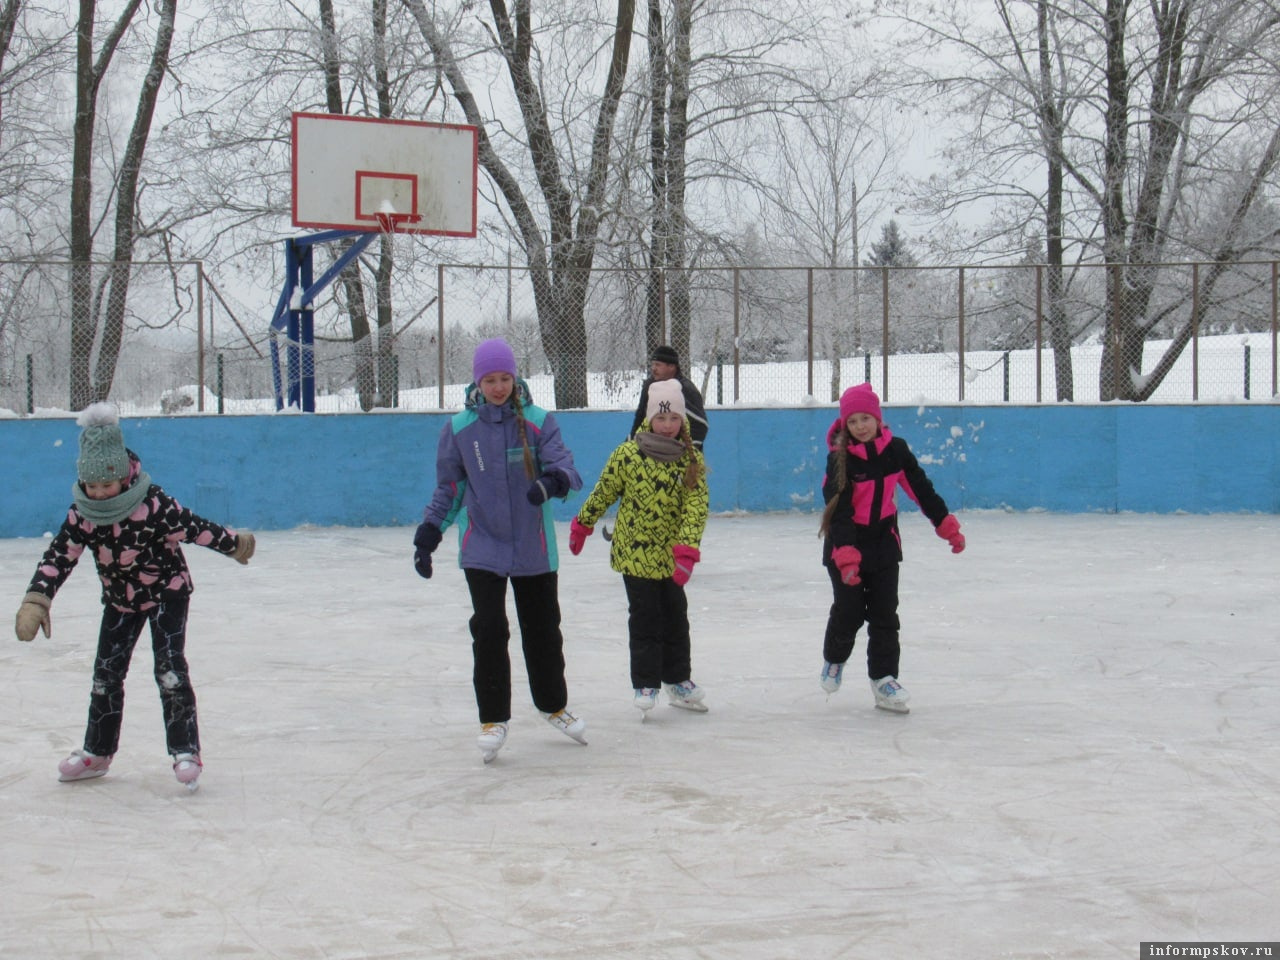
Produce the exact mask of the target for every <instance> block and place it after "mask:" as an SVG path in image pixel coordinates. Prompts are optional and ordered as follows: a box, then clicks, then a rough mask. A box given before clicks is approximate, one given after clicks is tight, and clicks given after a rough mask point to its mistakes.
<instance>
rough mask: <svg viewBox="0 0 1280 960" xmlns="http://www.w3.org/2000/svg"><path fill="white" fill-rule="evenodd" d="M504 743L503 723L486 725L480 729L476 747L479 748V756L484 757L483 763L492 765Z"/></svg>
mask: <svg viewBox="0 0 1280 960" xmlns="http://www.w3.org/2000/svg"><path fill="white" fill-rule="evenodd" d="M506 742H507V725H506V724H505V723H486V724H484V725H483V726H482V727H481V728H480V736H478V737H476V746H477V747H479V748H480V756H482V757H484V762H485V763H492V762H493V758H494V757H496V756H497V755H498V751H499V750H501V749H502V745H503V744H504V743H506Z"/></svg>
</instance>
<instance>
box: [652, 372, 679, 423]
mask: <svg viewBox="0 0 1280 960" xmlns="http://www.w3.org/2000/svg"><path fill="white" fill-rule="evenodd" d="M659 413H678V414H680V416H681V417H683V416H684V389H683V388H682V387H681V386H680V381H679V380H657V381H655V382H653V383H651V384H649V405H648V406H647V407H646V408H645V413H644V415H645V417H647V418H648V419H650V420H652V419H653V418H654V417H655V416H656V415H657V414H659Z"/></svg>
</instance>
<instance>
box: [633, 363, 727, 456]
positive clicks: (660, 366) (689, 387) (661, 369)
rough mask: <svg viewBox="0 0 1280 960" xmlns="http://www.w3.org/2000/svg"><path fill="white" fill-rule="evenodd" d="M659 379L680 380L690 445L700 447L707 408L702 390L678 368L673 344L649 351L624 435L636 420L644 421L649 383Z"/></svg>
mask: <svg viewBox="0 0 1280 960" xmlns="http://www.w3.org/2000/svg"><path fill="white" fill-rule="evenodd" d="M663 380H675V381H676V382H677V383H679V384H680V390H681V392H682V393H683V394H684V410H685V416H686V417H688V418H689V432H690V433H691V434H692V435H693V445H694V446H695V447H697V448H698V449H699V450H701V449H702V441H703V440H705V439H706V437H707V427H708V424H707V411H706V409H704V407H703V403H702V394H701V393H700V392H699V391H698V388H697V387H695V386H694V385H693V381H692V380H690V379H689V378H688V377H686V376H685V375H684V374H683V373H682V372H681V370H680V355H679V354H678V353H676V351H675V348H674V347H669V346H667V345H665V344H663V345H662V346H660V347H655V348H654V351H653V353H651V354H650V355H649V376H648V377H646V378H645V381H644V384H643V386H641V387H640V403H639V404H638V405H637V406H636V416H635V420H634V421H633V422H632V424H631V432H630V433H629V434H627V438H628V439H634V437H635V435H636V431H637V430H639V429H640V424H642V423H644V421H645V417H646V412H647V411H648V409H649V387H650V386H652V385H653V384H655V383H660V382H662V381H663Z"/></svg>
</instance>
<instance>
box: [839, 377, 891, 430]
mask: <svg viewBox="0 0 1280 960" xmlns="http://www.w3.org/2000/svg"><path fill="white" fill-rule="evenodd" d="M855 413H869V414H871V416H873V417H875V418H876V420H878V421H880V422H881V423H883V422H884V416H883V415H882V414H881V413H880V398H879V397H877V396H876V392H875V391H874V390H872V389H871V384H869V383H860V384H858V385H857V386H856V387H850V388H849V389H848V390H846V391H845V392H844V393H843V394H841V395H840V420H841V422H844V421H846V420H848V419H849V418H850V417H852V416H853V415H854V414H855Z"/></svg>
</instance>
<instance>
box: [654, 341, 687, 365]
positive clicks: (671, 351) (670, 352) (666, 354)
mask: <svg viewBox="0 0 1280 960" xmlns="http://www.w3.org/2000/svg"><path fill="white" fill-rule="evenodd" d="M649 359H650V360H657V361H658V362H659V363H670V364H673V365H675V366H677V367H678V366H680V355H679V354H678V353H676V351H675V347H669V346H667V345H666V344H665V343H664V344H663V345H662V346H660V347H654V348H653V353H651V354H649Z"/></svg>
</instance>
